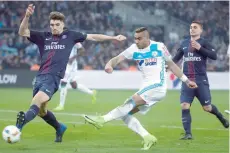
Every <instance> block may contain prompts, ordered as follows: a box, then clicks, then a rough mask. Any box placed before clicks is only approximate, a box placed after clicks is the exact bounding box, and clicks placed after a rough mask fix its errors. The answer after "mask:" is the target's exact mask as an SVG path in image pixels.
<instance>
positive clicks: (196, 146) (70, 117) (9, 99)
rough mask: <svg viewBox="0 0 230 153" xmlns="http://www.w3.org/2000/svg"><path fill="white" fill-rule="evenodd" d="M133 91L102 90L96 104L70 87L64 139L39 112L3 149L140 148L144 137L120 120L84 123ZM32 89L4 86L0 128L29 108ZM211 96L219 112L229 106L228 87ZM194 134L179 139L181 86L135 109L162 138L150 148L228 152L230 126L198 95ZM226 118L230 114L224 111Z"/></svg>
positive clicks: (158, 152)
mask: <svg viewBox="0 0 230 153" xmlns="http://www.w3.org/2000/svg"><path fill="white" fill-rule="evenodd" d="M134 92H135V91H128V90H127V91H126V90H108V91H107V90H101V91H98V99H97V103H96V104H92V103H91V98H90V96H88V95H86V94H83V93H80V92H78V91H73V90H71V91H69V92H68V95H67V102H66V107H65V111H62V112H58V113H56V117H57V119H58V120H60V121H61V122H63V123H66V125H67V126H68V130H67V131H66V133H65V135H64V138H63V143H61V144H55V143H54V142H53V141H54V138H55V131H54V129H53V128H52V127H50V126H49V125H47V124H45V122H44V121H43V120H42V119H40V118H39V117H37V118H36V119H35V120H34V121H32V122H30V123H29V124H28V125H27V126H26V127H25V128H24V129H23V131H22V137H21V141H20V142H19V143H16V144H7V143H5V142H4V141H3V140H2V139H0V153H139V152H144V151H141V150H140V148H141V147H142V145H141V141H142V139H141V138H140V137H139V136H138V135H137V134H135V133H133V132H132V131H131V130H129V129H128V128H127V127H126V126H124V124H123V123H122V122H121V121H119V120H118V121H113V122H110V123H108V124H106V126H105V127H104V128H103V129H100V130H97V129H95V128H94V127H92V126H91V125H89V124H85V121H84V119H83V118H82V117H81V116H80V114H91V115H94V114H104V113H107V112H108V111H110V110H111V109H113V108H114V107H116V106H118V105H120V104H122V103H123V102H124V100H125V99H126V98H128V97H129V96H130V95H132V94H133V93H134ZM31 94H32V89H3V88H2V89H0V129H1V130H3V128H4V127H5V126H7V125H11V124H15V118H16V112H17V111H19V110H24V111H26V110H27V109H28V107H29V105H30V101H31ZM58 102H59V93H56V94H55V96H54V97H53V99H52V101H50V102H49V109H53V108H54V107H55V106H56V105H57V104H58ZM212 102H213V103H214V104H216V105H217V106H218V108H219V110H220V111H221V112H223V111H224V110H225V109H228V108H229V104H228V102H229V99H228V91H212ZM191 113H192V129H193V130H192V132H193V136H194V140H191V141H181V140H179V138H180V136H181V133H182V132H183V130H182V129H181V127H182V124H181V111H180V105H179V91H168V93H167V96H166V98H165V99H164V100H163V101H161V102H160V103H158V104H157V105H155V106H154V107H153V108H152V109H151V111H150V112H148V113H147V114H146V115H144V116H143V115H140V114H137V115H136V116H137V118H138V119H139V120H140V122H141V123H142V124H143V125H144V127H145V128H146V129H147V130H148V131H149V132H150V133H152V134H153V135H155V136H156V137H157V138H158V143H157V145H156V146H154V147H152V148H151V149H150V150H149V151H145V152H152V153H228V152H229V131H228V129H224V128H223V127H222V125H221V124H220V123H219V121H218V120H217V119H216V117H215V116H213V115H211V114H209V113H206V112H204V111H203V110H202V108H201V106H200V104H199V102H198V101H197V100H195V102H194V103H193V105H192V109H191ZM224 115H225V116H226V117H227V118H228V115H227V114H224Z"/></svg>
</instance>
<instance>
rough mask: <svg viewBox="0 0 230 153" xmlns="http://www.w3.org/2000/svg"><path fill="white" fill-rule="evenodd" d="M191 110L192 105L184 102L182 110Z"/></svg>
mask: <svg viewBox="0 0 230 153" xmlns="http://www.w3.org/2000/svg"><path fill="white" fill-rule="evenodd" d="M189 108H190V103H186V102H183V103H181V109H189Z"/></svg>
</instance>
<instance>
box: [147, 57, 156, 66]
mask: <svg viewBox="0 0 230 153" xmlns="http://www.w3.org/2000/svg"><path fill="white" fill-rule="evenodd" d="M144 62H145V66H151V65H156V64H157V58H149V59H145V60H144Z"/></svg>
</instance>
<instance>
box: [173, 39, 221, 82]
mask: <svg viewBox="0 0 230 153" xmlns="http://www.w3.org/2000/svg"><path fill="white" fill-rule="evenodd" d="M196 41H197V42H198V43H199V44H200V45H201V48H200V50H196V49H195V48H192V47H191V40H190V39H185V40H183V41H182V43H181V45H180V48H179V49H178V50H177V54H176V55H175V56H174V58H173V61H174V62H175V63H177V62H178V61H179V60H180V59H181V58H182V57H183V72H184V74H185V75H186V76H187V77H188V78H189V79H191V80H197V81H198V80H199V78H202V79H204V78H203V76H205V77H206V78H207V74H206V61H207V58H210V59H213V60H216V58H217V55H216V52H215V49H214V48H213V47H212V45H211V44H210V43H209V42H208V41H207V40H205V39H203V38H200V39H198V40H196Z"/></svg>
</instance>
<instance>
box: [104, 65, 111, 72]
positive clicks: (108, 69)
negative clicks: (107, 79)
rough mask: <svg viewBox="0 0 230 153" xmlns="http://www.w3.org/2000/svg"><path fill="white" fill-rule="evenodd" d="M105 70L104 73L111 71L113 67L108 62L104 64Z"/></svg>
mask: <svg viewBox="0 0 230 153" xmlns="http://www.w3.org/2000/svg"><path fill="white" fill-rule="evenodd" d="M105 72H106V73H112V72H113V67H112V66H111V65H110V64H106V65H105Z"/></svg>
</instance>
